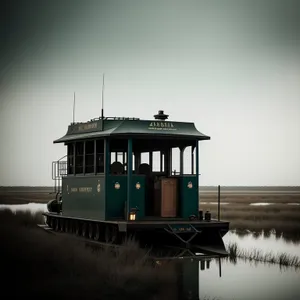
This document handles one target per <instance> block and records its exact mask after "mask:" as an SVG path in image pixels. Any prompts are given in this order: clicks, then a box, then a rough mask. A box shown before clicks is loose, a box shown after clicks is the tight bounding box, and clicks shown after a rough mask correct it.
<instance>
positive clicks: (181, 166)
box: [179, 147, 184, 175]
mask: <svg viewBox="0 0 300 300" xmlns="http://www.w3.org/2000/svg"><path fill="white" fill-rule="evenodd" d="M179 150H180V162H179V163H180V168H179V174H180V175H182V174H183V151H184V148H181V147H180V148H179Z"/></svg>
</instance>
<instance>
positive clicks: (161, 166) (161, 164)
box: [159, 151, 164, 172]
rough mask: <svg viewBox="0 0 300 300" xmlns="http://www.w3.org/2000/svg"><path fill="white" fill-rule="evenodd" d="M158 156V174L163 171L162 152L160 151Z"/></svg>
mask: <svg viewBox="0 0 300 300" xmlns="http://www.w3.org/2000/svg"><path fill="white" fill-rule="evenodd" d="M159 154H160V161H159V162H160V168H159V169H160V172H162V171H163V159H164V158H163V151H160V153H159Z"/></svg>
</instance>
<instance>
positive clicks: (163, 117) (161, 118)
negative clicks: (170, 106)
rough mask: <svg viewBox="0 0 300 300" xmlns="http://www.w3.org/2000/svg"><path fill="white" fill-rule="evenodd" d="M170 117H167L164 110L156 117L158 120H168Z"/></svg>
mask: <svg viewBox="0 0 300 300" xmlns="http://www.w3.org/2000/svg"><path fill="white" fill-rule="evenodd" d="M168 117H169V115H165V114H164V111H163V110H159V111H158V114H157V115H154V118H155V119H156V120H166V119H168Z"/></svg>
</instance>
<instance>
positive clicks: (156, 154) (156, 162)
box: [152, 151, 162, 172]
mask: <svg viewBox="0 0 300 300" xmlns="http://www.w3.org/2000/svg"><path fill="white" fill-rule="evenodd" d="M152 155H153V160H152V171H153V172H162V170H161V163H160V160H161V156H160V151H153V154H152Z"/></svg>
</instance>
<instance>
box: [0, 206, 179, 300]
mask: <svg viewBox="0 0 300 300" xmlns="http://www.w3.org/2000/svg"><path fill="white" fill-rule="evenodd" d="M41 216H42V215H41V213H37V214H36V215H34V216H32V214H31V213H29V212H17V213H16V214H14V213H12V212H11V211H1V212H0V223H1V225H0V240H1V245H5V247H0V255H1V257H5V259H4V260H3V261H2V263H1V270H0V274H1V278H3V281H2V284H3V289H2V292H5V293H6V292H7V293H8V295H10V296H11V297H12V298H14V297H19V296H20V297H21V296H22V297H24V296H27V295H28V296H33V297H43V298H45V297H44V296H46V295H48V297H50V296H51V297H59V298H61V297H64V298H67V299H69V298H74V297H75V298H76V297H82V298H88V299H119V298H120V297H121V296H122V297H125V298H127V297H128V298H130V299H140V298H143V299H153V297H154V296H155V295H157V299H161V298H160V297H159V296H160V293H161V291H162V290H163V289H166V288H168V287H172V288H173V289H174V285H175V284H176V280H177V279H176V276H177V275H176V273H175V272H174V265H173V263H171V262H170V263H169V264H168V263H166V264H164V266H163V268H161V267H160V266H159V265H157V264H153V262H152V261H151V260H150V259H149V257H148V253H147V251H146V250H144V249H141V248H139V246H138V244H137V243H136V242H135V241H134V240H133V239H131V240H128V241H127V242H126V244H125V245H124V247H120V248H117V249H115V250H114V251H112V249H111V248H110V247H105V248H100V247H97V248H93V249H92V248H91V247H87V246H86V245H85V243H82V241H78V240H77V239H71V238H69V237H66V236H63V235H62V236H54V235H53V234H50V233H47V232H44V231H43V230H41V229H39V228H37V226H36V224H37V223H40V221H41V219H40V217H41ZM12 282H13V283H17V285H18V288H17V289H13V290H11V289H10V288H9V286H10V283H12ZM6 287H7V290H6Z"/></svg>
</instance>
